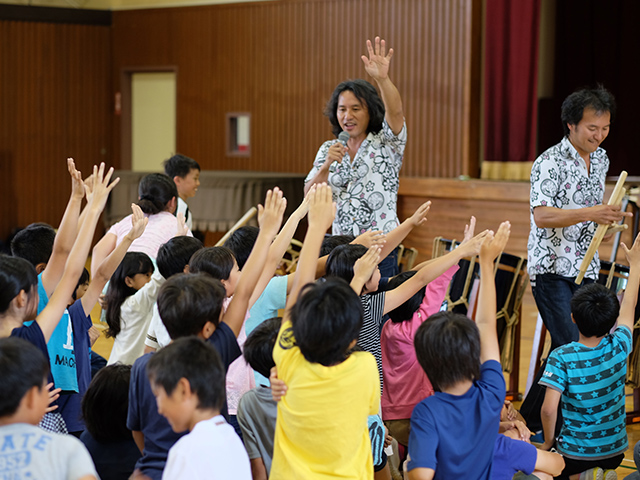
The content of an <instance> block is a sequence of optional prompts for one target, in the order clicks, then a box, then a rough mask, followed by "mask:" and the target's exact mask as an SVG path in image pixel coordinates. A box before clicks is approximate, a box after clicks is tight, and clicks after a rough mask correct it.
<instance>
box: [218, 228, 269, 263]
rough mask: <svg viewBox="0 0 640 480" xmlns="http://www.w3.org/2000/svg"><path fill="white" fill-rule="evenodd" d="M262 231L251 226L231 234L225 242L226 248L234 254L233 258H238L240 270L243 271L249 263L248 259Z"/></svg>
mask: <svg viewBox="0 0 640 480" xmlns="http://www.w3.org/2000/svg"><path fill="white" fill-rule="evenodd" d="M259 233H260V229H259V228H258V227H253V226H251V225H246V226H244V227H240V228H238V229H237V230H236V231H235V232H233V233H232V234H231V236H230V237H229V238H227V240H226V241H225V242H224V246H225V247H227V248H228V249H229V250H231V251H232V252H233V256H234V257H236V261H237V262H238V268H239V269H240V270H242V269H243V268H244V264H245V263H247V259H248V258H249V255H250V254H251V250H252V249H253V246H254V245H255V243H256V240H257V239H258V234H259Z"/></svg>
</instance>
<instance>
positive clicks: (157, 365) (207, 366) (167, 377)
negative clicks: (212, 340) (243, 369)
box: [147, 337, 226, 410]
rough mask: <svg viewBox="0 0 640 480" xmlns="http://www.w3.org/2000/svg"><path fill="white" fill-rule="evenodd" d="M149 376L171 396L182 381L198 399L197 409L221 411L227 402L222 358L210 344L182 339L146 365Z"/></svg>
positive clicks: (163, 350)
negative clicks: (187, 383) (185, 382)
mask: <svg viewBox="0 0 640 480" xmlns="http://www.w3.org/2000/svg"><path fill="white" fill-rule="evenodd" d="M147 376H148V377H149V381H150V382H151V384H153V385H157V386H160V387H162V388H163V389H164V391H165V392H167V395H171V394H172V393H173V390H174V389H175V388H176V385H178V382H179V381H180V379H181V378H186V379H187V381H188V382H189V385H190V386H191V391H192V392H193V393H195V394H196V395H197V396H198V408H200V409H207V408H213V409H216V410H220V409H221V408H222V405H223V404H224V400H225V376H226V372H225V370H224V366H223V365H222V361H221V360H220V355H218V352H216V349H215V348H213V347H212V346H211V345H209V344H208V343H207V342H204V341H203V340H201V339H199V338H196V337H187V338H179V339H177V340H175V341H173V342H171V343H170V344H169V345H167V346H166V347H164V348H163V349H162V350H160V351H159V352H157V353H155V354H153V355H152V356H151V358H150V359H149V363H147Z"/></svg>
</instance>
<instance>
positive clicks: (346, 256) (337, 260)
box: [326, 244, 367, 282]
mask: <svg viewBox="0 0 640 480" xmlns="http://www.w3.org/2000/svg"><path fill="white" fill-rule="evenodd" d="M365 253H367V247H365V246H364V245H357V244H355V245H354V244H343V245H339V246H337V247H336V248H334V249H333V251H332V252H331V253H330V254H329V258H327V265H326V276H327V277H337V278H341V279H343V280H345V281H346V282H351V280H353V266H354V265H355V264H356V261H357V260H358V259H359V258H360V257H362V256H363V255H364V254H365Z"/></svg>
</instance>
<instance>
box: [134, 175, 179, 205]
mask: <svg viewBox="0 0 640 480" xmlns="http://www.w3.org/2000/svg"><path fill="white" fill-rule="evenodd" d="M138 198H139V200H138V202H137V204H138V206H139V207H140V209H141V210H142V211H143V212H144V213H147V214H149V215H155V214H156V213H160V212H164V211H165V210H171V209H170V207H169V205H170V202H171V200H172V199H174V198H178V189H177V188H176V184H175V183H174V182H173V180H172V179H171V178H169V177H168V176H166V175H165V174H164V173H150V174H149V175H146V176H144V177H142V180H140V183H139V184H138ZM174 208H175V206H174ZM172 213H173V211H172Z"/></svg>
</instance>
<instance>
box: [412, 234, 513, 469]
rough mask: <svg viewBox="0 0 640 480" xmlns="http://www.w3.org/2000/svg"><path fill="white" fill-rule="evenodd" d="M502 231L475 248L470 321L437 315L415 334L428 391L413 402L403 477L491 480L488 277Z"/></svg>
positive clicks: (491, 296)
mask: <svg viewBox="0 0 640 480" xmlns="http://www.w3.org/2000/svg"><path fill="white" fill-rule="evenodd" d="M509 229H510V224H509V222H504V223H502V224H501V225H500V228H499V229H498V232H497V233H496V235H495V237H494V236H493V233H492V232H489V233H488V234H487V235H486V236H485V238H484V241H483V242H482V245H481V247H480V271H481V273H482V275H481V277H480V292H479V294H478V298H479V302H478V311H477V314H476V321H475V323H474V322H473V320H470V319H469V318H467V317H465V316H464V315H460V314H455V313H451V312H439V313H436V314H435V315H431V316H430V317H429V318H428V319H427V320H426V321H425V322H424V323H422V325H420V327H419V328H418V331H417V332H416V336H415V340H414V345H415V349H416V356H417V358H418V362H419V363H420V366H421V367H422V368H423V370H424V371H425V373H426V374H427V376H428V377H429V380H431V384H432V385H433V388H434V389H435V393H434V394H433V395H431V396H430V397H428V398H426V399H424V400H423V401H422V402H420V403H419V404H418V405H416V407H415V408H414V410H413V414H412V416H411V433H410V436H409V461H408V463H407V470H408V472H409V479H410V480H431V479H434V478H435V479H447V480H449V479H454V478H456V479H457V478H474V479H483V480H484V479H486V480H489V479H490V478H491V463H492V459H493V453H494V452H493V450H494V444H495V441H496V437H497V435H498V426H499V422H500V411H501V410H502V406H503V405H504V399H505V395H506V385H505V381H504V376H503V375H502V368H501V366H500V346H499V344H498V336H497V334H496V288H495V280H494V276H493V274H492V273H493V268H494V265H493V262H494V260H495V259H496V257H497V256H498V255H499V254H500V253H501V252H502V251H503V250H504V247H505V245H506V244H507V240H508V239H509ZM460 248H461V247H458V249H456V250H459V249H460ZM454 251H455V250H454Z"/></svg>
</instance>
